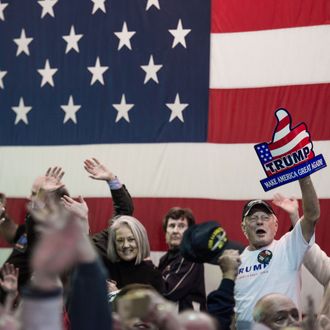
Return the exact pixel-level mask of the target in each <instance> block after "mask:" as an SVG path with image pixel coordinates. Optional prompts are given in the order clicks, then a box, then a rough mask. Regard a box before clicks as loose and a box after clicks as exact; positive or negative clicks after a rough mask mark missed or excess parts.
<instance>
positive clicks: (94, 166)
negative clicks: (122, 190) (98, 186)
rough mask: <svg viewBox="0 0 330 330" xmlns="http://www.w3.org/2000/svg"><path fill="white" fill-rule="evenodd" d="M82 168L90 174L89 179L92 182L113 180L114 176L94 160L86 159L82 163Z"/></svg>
mask: <svg viewBox="0 0 330 330" xmlns="http://www.w3.org/2000/svg"><path fill="white" fill-rule="evenodd" d="M84 168H85V170H86V171H87V172H88V173H89V174H90V176H89V177H90V178H92V179H94V180H105V181H110V180H113V179H115V175H114V174H113V173H112V172H111V171H110V170H109V169H108V168H107V167H106V166H105V165H104V164H102V163H100V162H99V161H98V160H97V159H96V158H90V159H86V160H85V161H84Z"/></svg>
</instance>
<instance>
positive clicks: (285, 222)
mask: <svg viewBox="0 0 330 330" xmlns="http://www.w3.org/2000/svg"><path fill="white" fill-rule="evenodd" d="M86 201H87V204H88V206H89V209H90V225H91V230H92V232H97V231H100V230H102V229H103V228H105V227H106V226H107V223H108V219H109V218H110V216H111V214H112V206H111V200H109V199H108V198H87V199H86ZM244 204H245V201H242V200H237V201H233V200H210V199H185V198H134V205H135V214H134V215H135V217H137V218H138V219H140V221H142V222H143V223H144V225H145V227H146V228H147V231H148V235H149V240H150V243H151V248H152V250H154V251H160V250H166V244H165V241H164V233H163V231H162V226H161V223H162V217H163V216H164V214H165V213H166V212H167V211H168V210H169V209H170V208H171V207H172V206H178V205H179V206H182V207H190V208H191V209H192V210H193V212H194V214H195V216H196V219H197V222H203V221H207V220H216V221H218V222H219V223H221V225H222V226H223V227H224V228H225V230H226V232H227V234H228V236H229V238H230V239H233V240H240V241H241V242H243V244H246V243H247V241H246V239H245V237H244V235H243V233H242V231H241V227H240V225H241V216H242V208H243V205H244ZM320 204H321V219H320V221H319V223H318V225H317V241H318V242H319V244H320V245H321V247H322V248H323V249H324V250H325V251H326V252H327V254H328V255H330V240H329V238H328V237H327V235H328V233H329V232H330V222H329V221H328V220H329V219H328V215H329V214H330V199H321V200H320ZM24 205H25V202H24V199H14V198H9V199H8V207H7V209H8V212H9V214H11V215H12V216H13V218H15V219H20V220H21V221H22V220H23V218H24V213H25V211H24V210H25V206H24ZM300 207H301V203H300ZM274 210H275V212H277V216H278V218H279V230H278V235H277V237H280V235H282V234H284V233H285V232H286V231H287V230H288V229H289V227H290V221H289V218H288V216H286V215H285V214H284V212H283V211H280V210H278V208H276V207H274ZM2 246H4V244H3V243H2Z"/></svg>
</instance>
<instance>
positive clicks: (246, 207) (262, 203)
mask: <svg viewBox="0 0 330 330" xmlns="http://www.w3.org/2000/svg"><path fill="white" fill-rule="evenodd" d="M254 207H259V208H261V209H263V210H265V211H266V212H267V213H269V214H275V212H274V210H273V208H272V207H271V206H270V204H268V203H267V202H266V201H263V200H262V199H255V200H252V201H249V202H247V203H246V204H245V205H244V207H243V213H242V219H244V217H246V216H247V215H249V214H250V212H251V211H252V209H253V208H254Z"/></svg>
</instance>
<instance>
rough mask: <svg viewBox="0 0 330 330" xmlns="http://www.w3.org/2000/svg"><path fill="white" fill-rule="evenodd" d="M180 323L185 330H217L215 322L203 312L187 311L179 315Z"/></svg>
mask: <svg viewBox="0 0 330 330" xmlns="http://www.w3.org/2000/svg"><path fill="white" fill-rule="evenodd" d="M179 317H180V323H181V325H182V326H183V328H184V329H186V330H217V329H219V328H218V327H217V323H216V320H215V319H213V318H212V317H211V316H210V315H208V314H206V313H203V312H196V311H193V310H188V311H185V312H183V313H181V314H180V316H179Z"/></svg>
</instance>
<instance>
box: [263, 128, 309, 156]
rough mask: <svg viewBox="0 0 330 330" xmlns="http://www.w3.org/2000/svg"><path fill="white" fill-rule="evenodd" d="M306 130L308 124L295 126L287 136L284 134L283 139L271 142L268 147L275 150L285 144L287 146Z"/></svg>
mask: <svg viewBox="0 0 330 330" xmlns="http://www.w3.org/2000/svg"><path fill="white" fill-rule="evenodd" d="M305 130H306V125H304V124H300V125H298V126H297V127H295V128H294V129H293V130H292V131H291V132H289V133H288V134H287V135H286V136H284V137H283V138H282V139H280V140H278V141H276V142H273V143H270V144H269V145H268V147H269V149H270V150H275V149H278V148H282V147H283V146H285V145H286V144H288V143H289V142H291V141H292V140H293V139H294V138H295V137H296V135H298V134H299V133H301V132H303V131H305ZM303 140H305V139H303ZM307 143H308V142H307ZM300 144H301V143H299V145H300Z"/></svg>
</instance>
